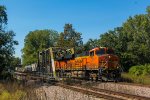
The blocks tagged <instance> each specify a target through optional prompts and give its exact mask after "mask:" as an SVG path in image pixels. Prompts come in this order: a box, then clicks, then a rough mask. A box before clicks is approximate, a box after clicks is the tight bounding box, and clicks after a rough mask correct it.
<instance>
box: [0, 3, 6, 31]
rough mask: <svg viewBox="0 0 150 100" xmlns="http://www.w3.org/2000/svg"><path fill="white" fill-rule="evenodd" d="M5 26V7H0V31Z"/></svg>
mask: <svg viewBox="0 0 150 100" xmlns="http://www.w3.org/2000/svg"><path fill="white" fill-rule="evenodd" d="M6 24H7V13H6V8H5V6H1V5H0V30H2V29H3V27H4V25H6Z"/></svg>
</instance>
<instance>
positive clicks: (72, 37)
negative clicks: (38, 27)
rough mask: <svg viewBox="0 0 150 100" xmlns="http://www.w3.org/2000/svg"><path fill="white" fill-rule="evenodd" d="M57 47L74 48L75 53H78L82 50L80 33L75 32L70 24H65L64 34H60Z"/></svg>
mask: <svg viewBox="0 0 150 100" xmlns="http://www.w3.org/2000/svg"><path fill="white" fill-rule="evenodd" d="M57 45H58V46H59V47H74V48H75V52H76V53H77V52H80V51H81V50H82V49H83V41H82V38H81V33H79V32H76V31H75V30H74V29H73V28H72V24H65V26H64V32H61V33H60V36H59V39H58V42H57Z"/></svg>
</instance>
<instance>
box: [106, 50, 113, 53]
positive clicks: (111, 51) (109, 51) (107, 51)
mask: <svg viewBox="0 0 150 100" xmlns="http://www.w3.org/2000/svg"><path fill="white" fill-rule="evenodd" d="M106 54H114V51H113V50H112V49H108V50H106Z"/></svg>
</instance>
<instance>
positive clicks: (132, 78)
mask: <svg viewBox="0 0 150 100" xmlns="http://www.w3.org/2000/svg"><path fill="white" fill-rule="evenodd" d="M121 77H122V78H123V79H124V81H127V82H133V83H138V84H139V83H140V84H146V85H150V77H149V76H145V75H144V76H143V75H141V76H136V75H132V74H129V73H122V74H121Z"/></svg>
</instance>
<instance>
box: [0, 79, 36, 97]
mask: <svg viewBox="0 0 150 100" xmlns="http://www.w3.org/2000/svg"><path fill="white" fill-rule="evenodd" d="M0 100H37V97H36V94H35V92H34V87H30V88H29V87H27V86H23V85H22V84H20V83H18V82H11V81H9V82H0Z"/></svg>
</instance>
